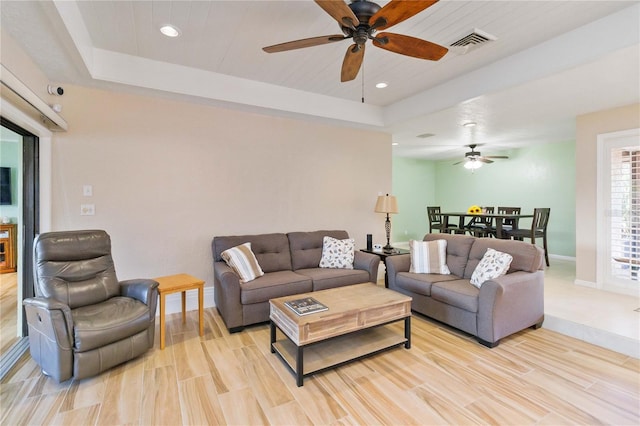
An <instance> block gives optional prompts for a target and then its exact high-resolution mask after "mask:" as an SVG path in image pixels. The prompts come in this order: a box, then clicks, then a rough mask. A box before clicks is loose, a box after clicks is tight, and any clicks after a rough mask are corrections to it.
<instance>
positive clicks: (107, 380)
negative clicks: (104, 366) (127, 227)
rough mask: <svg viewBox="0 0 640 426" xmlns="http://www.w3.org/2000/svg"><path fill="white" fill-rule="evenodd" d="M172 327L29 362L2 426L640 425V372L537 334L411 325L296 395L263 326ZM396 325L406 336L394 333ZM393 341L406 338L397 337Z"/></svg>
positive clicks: (5, 407)
mask: <svg viewBox="0 0 640 426" xmlns="http://www.w3.org/2000/svg"><path fill="white" fill-rule="evenodd" d="M205 321H206V327H205V335H204V336H203V337H199V336H198V330H197V324H198V322H197V313H196V311H191V312H189V314H188V317H187V324H185V325H182V324H181V321H180V314H172V315H170V316H169V317H168V321H167V324H168V329H167V347H166V349H165V350H160V349H159V338H158V329H157V327H156V344H155V347H154V349H152V350H150V351H149V352H148V353H147V354H146V355H144V356H142V357H140V358H138V359H137V360H134V361H131V362H129V363H126V364H124V365H122V366H119V367H116V368H114V369H112V370H111V371H109V372H106V373H104V374H102V375H100V376H98V377H94V378H91V379H85V380H82V381H73V380H70V381H68V382H65V383H62V384H56V383H55V382H54V381H53V380H51V379H49V378H46V377H45V376H43V375H42V374H41V373H40V371H39V369H38V367H37V366H36V364H35V363H34V362H33V361H32V360H31V358H30V356H29V355H28V354H26V355H25V356H23V357H22V358H21V360H20V362H19V363H18V365H17V366H16V367H14V368H13V369H12V371H11V372H10V373H9V374H8V375H7V376H6V377H5V379H4V380H3V382H2V384H1V386H2V392H1V406H0V408H1V413H2V414H1V415H0V416H1V417H0V423H1V424H2V425H13V424H65V425H80V424H82V425H93V424H99V425H103V424H106V425H119V424H145V425H146V424H166V425H180V424H198V425H203V424H241V425H249V424H250V425H258V424H274V425H277V424H281V425H302V424H394V425H395V424H513V425H525V424H615V425H625V424H628V425H637V424H640V406H639V402H638V401H639V400H640V361H639V360H638V359H635V358H631V357H628V356H625V355H621V354H619V353H617V352H613V351H609V350H607V349H603V348H600V347H598V346H594V345H591V344H588V343H585V342H582V341H580V340H576V339H573V338H571V337H567V336H564V335H561V334H558V333H556V332H553V331H550V330H546V329H544V328H542V329H538V330H532V329H528V330H525V331H523V332H520V333H518V334H516V335H513V336H511V337H508V338H505V339H503V341H502V343H501V344H500V345H499V346H498V347H496V348H494V349H488V348H485V347H484V346H481V345H479V344H478V343H477V342H476V341H475V340H474V339H473V338H471V337H469V336H467V335H464V334H462V333H460V332H457V331H455V330H452V329H449V328H447V327H445V326H443V325H441V324H438V323H435V322H432V321H430V320H427V319H425V318H424V317H422V316H419V315H415V314H414V318H413V321H412V348H411V349H409V350H406V349H404V348H398V349H393V350H391V351H388V352H385V353H382V354H379V355H376V356H374V357H371V358H367V359H364V360H362V361H357V362H355V363H352V364H349V365H346V366H343V367H340V368H338V369H335V370H330V371H327V372H324V373H322V374H318V375H315V376H313V377H310V378H308V379H306V380H305V382H304V386H303V387H301V388H297V387H296V385H295V380H294V378H293V376H292V375H291V373H290V372H289V370H288V369H287V368H286V367H285V366H284V364H283V363H282V362H281V360H280V359H279V358H278V357H277V356H276V355H274V354H272V353H270V351H269V328H268V326H267V325H259V326H254V327H250V328H247V329H245V330H244V331H243V332H241V333H236V334H232V335H229V334H228V333H227V332H226V329H225V328H224V326H223V323H222V320H221V318H220V317H219V315H218V313H217V311H215V309H206V312H205ZM396 327H400V328H401V327H402V325H401V324H398V325H396ZM398 332H401V329H399V330H398Z"/></svg>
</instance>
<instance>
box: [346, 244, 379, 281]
mask: <svg viewBox="0 0 640 426" xmlns="http://www.w3.org/2000/svg"><path fill="white" fill-rule="evenodd" d="M379 266H380V257H378V256H376V255H375V254H371V253H365V252H363V251H358V250H357V251H356V252H355V253H354V258H353V268H354V269H361V270H363V271H367V272H368V273H369V281H371V282H372V283H377V282H378V267H379Z"/></svg>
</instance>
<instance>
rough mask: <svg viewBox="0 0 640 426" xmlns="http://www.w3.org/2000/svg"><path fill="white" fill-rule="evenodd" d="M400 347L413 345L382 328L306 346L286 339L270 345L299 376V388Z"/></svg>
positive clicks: (274, 331)
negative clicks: (332, 370)
mask: <svg viewBox="0 0 640 426" xmlns="http://www.w3.org/2000/svg"><path fill="white" fill-rule="evenodd" d="M405 325H406V323H405ZM275 329H276V326H275V325H274V324H273V323H271V333H272V336H274V333H276V330H275ZM272 339H273V338H272ZM399 345H404V346H405V348H407V349H408V348H410V345H411V342H410V340H409V339H407V338H406V337H405V336H402V335H400V334H398V332H397V331H394V330H391V329H390V328H389V327H387V326H384V325H382V326H378V327H373V328H367V329H364V330H359V331H355V332H353V333H349V334H345V335H342V336H338V337H333V338H331V339H328V340H323V341H320V342H316V343H311V344H309V345H306V346H296V344H295V343H293V342H292V341H291V340H290V339H288V338H287V337H286V336H285V337H284V338H282V339H280V340H276V341H275V342H273V343H272V344H271V352H275V353H277V354H278V355H279V356H280V357H281V358H282V360H283V361H284V362H285V364H287V366H288V367H289V368H290V369H291V371H292V373H293V374H294V375H295V376H296V383H297V385H298V386H302V381H303V378H304V377H305V376H309V375H312V374H315V373H318V372H320V371H323V370H326V369H329V368H333V367H337V366H339V365H342V364H346V363H348V362H351V361H356V360H359V359H361V358H364V357H367V356H371V355H374V354H377V353H378V352H382V351H385V350H387V349H391V348H393V347H396V346H399Z"/></svg>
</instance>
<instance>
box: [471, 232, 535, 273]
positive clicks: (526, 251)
mask: <svg viewBox="0 0 640 426" xmlns="http://www.w3.org/2000/svg"><path fill="white" fill-rule="evenodd" d="M488 248H492V249H494V250H498V251H501V252H503V253H509V254H510V255H511V256H512V257H513V260H512V261H511V265H509V270H508V271H507V273H508V274H510V273H512V272H516V271H524V272H535V271H537V270H539V269H542V268H543V265H544V252H543V251H542V249H541V248H540V247H538V246H535V245H533V244H531V243H529V242H526V241H515V240H501V239H497V238H478V239H476V241H475V243H474V244H473V247H472V248H471V252H470V253H469V262H468V263H467V267H466V269H465V271H464V277H465V278H471V275H472V274H473V271H475V269H476V266H478V263H480V260H481V259H482V257H483V256H484V254H485V253H486V252H487V249H488Z"/></svg>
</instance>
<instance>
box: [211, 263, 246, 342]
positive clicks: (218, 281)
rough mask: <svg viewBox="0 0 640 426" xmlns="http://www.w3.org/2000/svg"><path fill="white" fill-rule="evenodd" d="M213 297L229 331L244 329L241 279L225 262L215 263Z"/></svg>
mask: <svg viewBox="0 0 640 426" xmlns="http://www.w3.org/2000/svg"><path fill="white" fill-rule="evenodd" d="M213 289H214V290H213V296H214V299H215V302H216V307H217V308H218V311H219V312H220V315H222V319H224V322H225V325H226V326H227V328H228V329H229V330H231V329H234V328H239V327H242V326H243V325H244V324H243V316H242V303H241V302H240V277H239V276H238V274H236V273H235V272H234V271H233V269H231V268H230V267H229V265H227V264H226V263H225V262H214V263H213Z"/></svg>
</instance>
